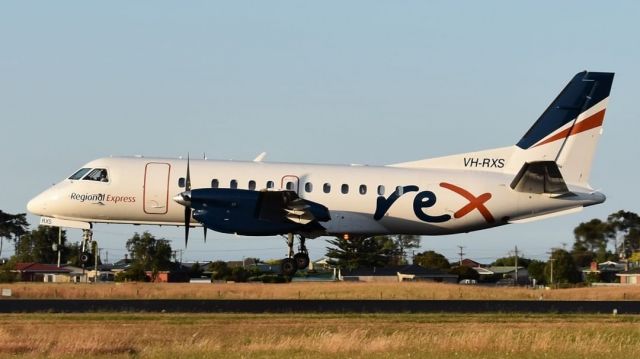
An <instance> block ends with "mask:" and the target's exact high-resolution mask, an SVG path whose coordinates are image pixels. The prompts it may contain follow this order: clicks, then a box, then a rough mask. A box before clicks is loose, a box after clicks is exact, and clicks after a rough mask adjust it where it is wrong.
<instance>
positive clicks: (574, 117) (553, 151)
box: [517, 71, 614, 187]
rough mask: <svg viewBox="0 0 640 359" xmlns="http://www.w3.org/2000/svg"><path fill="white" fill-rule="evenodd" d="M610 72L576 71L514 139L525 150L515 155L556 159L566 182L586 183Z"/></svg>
mask: <svg viewBox="0 0 640 359" xmlns="http://www.w3.org/2000/svg"><path fill="white" fill-rule="evenodd" d="M613 76H614V74H613V73H608V72H587V71H584V72H580V73H578V74H577V75H575V76H574V77H573V79H572V80H571V81H570V82H569V84H568V85H567V86H566V87H565V88H564V90H562V92H561V93H560V94H559V95H558V97H556V99H555V100H554V101H553V102H552V103H551V105H550V106H549V107H548V108H547V109H546V110H545V111H544V113H543V114H542V115H541V116H540V118H539V119H538V120H537V121H536V122H535V123H534V124H533V126H532V127H531V128H530V129H529V131H527V133H526V134H525V135H524V136H523V137H522V139H521V140H520V141H519V142H518V143H517V146H518V147H519V148H520V149H522V150H524V151H519V153H518V155H517V156H518V157H521V158H520V159H521V160H522V161H523V162H533V161H555V162H556V163H557V164H558V167H559V169H560V172H561V173H562V177H563V178H564V180H565V181H566V182H567V183H569V184H577V185H581V186H585V187H588V181H589V174H590V172H591V163H592V161H593V155H594V153H595V148H596V145H597V143H598V139H599V138H600V135H601V134H602V123H603V121H604V114H605V111H606V107H607V102H608V99H609V93H610V91H611V84H612V83H613Z"/></svg>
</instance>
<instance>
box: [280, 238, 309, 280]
mask: <svg viewBox="0 0 640 359" xmlns="http://www.w3.org/2000/svg"><path fill="white" fill-rule="evenodd" d="M305 240H306V238H305V237H303V236H300V244H299V246H298V253H296V254H293V233H289V234H288V235H287V247H289V253H288V256H287V258H285V259H283V260H282V264H281V265H280V266H281V268H280V269H281V270H282V274H284V275H286V276H288V277H291V276H293V275H294V274H296V272H297V271H298V270H299V269H304V268H307V267H308V266H309V252H308V251H307V246H306V245H305Z"/></svg>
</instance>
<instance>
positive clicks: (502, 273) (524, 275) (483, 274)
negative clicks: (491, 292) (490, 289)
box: [473, 266, 529, 284]
mask: <svg viewBox="0 0 640 359" xmlns="http://www.w3.org/2000/svg"><path fill="white" fill-rule="evenodd" d="M473 269H474V270H475V271H476V272H478V274H479V275H480V281H481V282H499V281H501V280H503V279H509V278H511V279H512V283H513V281H515V278H516V267H514V266H489V267H486V268H485V267H474V268H473ZM517 277H518V284H526V283H528V282H529V271H528V270H527V268H525V267H520V266H518V274H517ZM503 282H504V281H503ZM513 284H515V283H513Z"/></svg>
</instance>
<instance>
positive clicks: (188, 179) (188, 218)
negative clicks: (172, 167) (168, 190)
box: [184, 153, 191, 248]
mask: <svg viewBox="0 0 640 359" xmlns="http://www.w3.org/2000/svg"><path fill="white" fill-rule="evenodd" d="M190 167H191V166H190V161H189V154H188V153H187V177H186V178H185V185H184V186H185V191H191V170H190ZM190 222H191V202H189V205H188V206H185V207H184V247H185V248H187V243H189V223H190Z"/></svg>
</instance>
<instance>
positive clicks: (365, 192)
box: [358, 184, 367, 194]
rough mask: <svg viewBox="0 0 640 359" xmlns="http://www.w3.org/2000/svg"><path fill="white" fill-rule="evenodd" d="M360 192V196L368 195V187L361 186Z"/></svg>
mask: <svg viewBox="0 0 640 359" xmlns="http://www.w3.org/2000/svg"><path fill="white" fill-rule="evenodd" d="M358 192H360V194H367V185H365V184H361V185H360V188H359V189H358Z"/></svg>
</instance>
